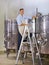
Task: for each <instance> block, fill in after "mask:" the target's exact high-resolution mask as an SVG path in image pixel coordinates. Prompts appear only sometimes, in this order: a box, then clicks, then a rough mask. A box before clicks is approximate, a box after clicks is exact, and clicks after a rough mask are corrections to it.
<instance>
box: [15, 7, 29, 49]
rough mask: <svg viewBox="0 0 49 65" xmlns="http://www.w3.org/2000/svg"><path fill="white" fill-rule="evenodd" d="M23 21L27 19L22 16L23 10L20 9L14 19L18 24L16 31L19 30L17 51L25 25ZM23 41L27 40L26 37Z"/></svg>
mask: <svg viewBox="0 0 49 65" xmlns="http://www.w3.org/2000/svg"><path fill="white" fill-rule="evenodd" d="M25 19H28V18H27V17H25V16H24V9H23V8H21V9H20V10H19V15H18V16H17V18H16V21H17V23H18V29H19V32H18V50H19V47H20V43H21V39H22V35H23V31H24V25H25V24H26V22H25ZM25 39H27V37H26V38H25Z"/></svg>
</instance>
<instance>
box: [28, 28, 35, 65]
mask: <svg viewBox="0 0 49 65" xmlns="http://www.w3.org/2000/svg"><path fill="white" fill-rule="evenodd" d="M28 38H29V41H30V49H31V52H32V61H33V65H35V62H34V49H33V46H32V42H31V38H30V33H29V29H28Z"/></svg>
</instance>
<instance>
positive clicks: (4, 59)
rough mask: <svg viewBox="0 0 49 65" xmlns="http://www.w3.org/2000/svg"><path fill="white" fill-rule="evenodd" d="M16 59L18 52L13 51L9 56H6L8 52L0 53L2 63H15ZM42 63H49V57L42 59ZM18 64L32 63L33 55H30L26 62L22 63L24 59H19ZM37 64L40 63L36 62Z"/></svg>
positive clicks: (6, 64) (29, 64)
mask: <svg viewBox="0 0 49 65" xmlns="http://www.w3.org/2000/svg"><path fill="white" fill-rule="evenodd" d="M15 59H16V54H14V53H12V54H10V55H9V57H8V58H7V57H6V54H0V65H15ZM42 63H43V64H42V65H49V59H48V60H47V59H45V60H43V61H42ZM18 65H32V60H31V57H28V58H27V59H26V60H25V64H22V61H21V60H19V62H18ZM35 65H39V64H36V63H35Z"/></svg>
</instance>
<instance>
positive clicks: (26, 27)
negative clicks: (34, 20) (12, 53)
mask: <svg viewBox="0 0 49 65" xmlns="http://www.w3.org/2000/svg"><path fill="white" fill-rule="evenodd" d="M26 30H27V32H28V38H29V43H30V49H31V53H32V61H33V65H35V61H34V47H33V45H32V44H34V43H35V44H36V48H37V51H38V53H39V49H38V45H37V41H36V38H35V33H33V36H32V40H33V42H32V41H31V38H30V31H29V28H28V25H25V28H24V33H23V36H22V40H21V45H20V48H19V51H18V55H17V58H16V63H15V65H17V64H18V59H19V55H20V53H21V48H22V46H23V40H24V37H25V34H26ZM39 60H40V65H42V62H41V58H40V53H39Z"/></svg>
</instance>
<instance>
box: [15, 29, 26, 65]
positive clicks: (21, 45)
mask: <svg viewBox="0 0 49 65" xmlns="http://www.w3.org/2000/svg"><path fill="white" fill-rule="evenodd" d="M25 30H26V29H24V34H23V37H22V41H21V45H20V48H19V51H18V55H17V58H16V63H15V65H17V64H18V59H19V55H20V52H21V48H22V45H23V40H24V35H25Z"/></svg>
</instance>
